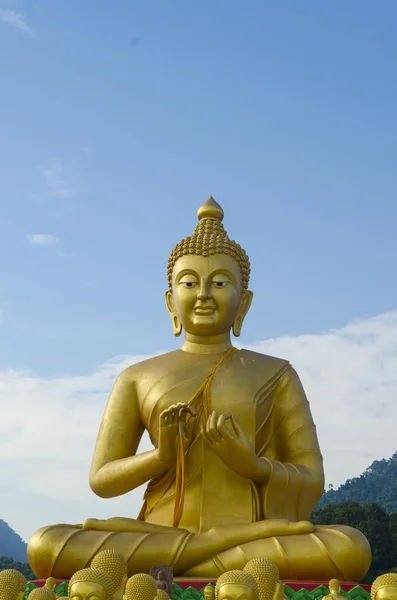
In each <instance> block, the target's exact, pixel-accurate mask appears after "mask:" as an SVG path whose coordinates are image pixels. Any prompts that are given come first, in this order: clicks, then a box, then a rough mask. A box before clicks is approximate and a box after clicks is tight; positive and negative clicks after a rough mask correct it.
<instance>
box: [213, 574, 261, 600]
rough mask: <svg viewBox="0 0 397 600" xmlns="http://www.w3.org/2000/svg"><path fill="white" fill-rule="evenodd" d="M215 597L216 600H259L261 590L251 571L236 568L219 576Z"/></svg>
mask: <svg viewBox="0 0 397 600" xmlns="http://www.w3.org/2000/svg"><path fill="white" fill-rule="evenodd" d="M215 597H216V600H259V590H258V586H257V583H256V581H255V578H254V577H253V576H252V575H251V573H248V572H247V571H239V570H234V571H228V572H227V573H223V575H221V576H220V577H219V578H218V580H217V582H216V586H215Z"/></svg>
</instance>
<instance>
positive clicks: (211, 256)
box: [28, 197, 371, 581]
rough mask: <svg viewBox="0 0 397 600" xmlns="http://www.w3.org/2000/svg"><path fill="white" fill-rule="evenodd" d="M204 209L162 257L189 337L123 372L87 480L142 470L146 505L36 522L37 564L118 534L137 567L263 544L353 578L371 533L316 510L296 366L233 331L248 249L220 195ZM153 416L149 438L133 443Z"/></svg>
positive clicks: (200, 573)
mask: <svg viewBox="0 0 397 600" xmlns="http://www.w3.org/2000/svg"><path fill="white" fill-rule="evenodd" d="M198 218H199V222H198V224H197V226H196V229H195V231H194V232H193V234H192V235H191V236H189V237H187V238H186V239H184V240H183V241H181V242H180V243H179V244H177V245H176V246H175V248H174V250H173V251H172V252H171V255H170V257H169V261H168V289H167V291H166V293H165V302H166V307H167V310H168V312H169V315H170V317H171V322H172V327H173V332H174V335H175V336H180V335H181V333H182V331H184V342H183V345H182V347H181V349H180V350H176V351H174V352H170V353H167V354H163V355H160V356H156V357H154V358H151V359H149V360H145V361H143V362H140V363H137V364H134V365H132V366H131V367H129V368H127V369H126V370H125V371H123V372H122V373H121V374H120V375H119V377H118V379H117V380H116V382H115V385H114V388H113V390H112V392H111V395H110V399H109V402H108V405H107V408H106V411H105V414H104V417H103V420H102V424H101V427H100V431H99V434H98V438H97V443H96V448H95V452H94V457H93V461H92V467H91V473H90V485H91V488H92V490H93V491H94V492H95V493H96V494H97V495H98V496H100V497H102V498H112V497H116V496H121V495H122V494H126V493H128V492H130V491H131V490H134V489H135V488H138V487H139V486H141V485H142V484H144V483H145V482H146V483H147V482H148V486H147V489H146V492H145V497H144V504H143V506H142V510H141V512H140V514H139V516H138V518H136V519H133V518H123V517H115V518H111V519H107V520H96V519H88V520H87V521H86V522H85V523H84V524H82V525H53V526H49V527H44V528H42V529H40V530H39V531H38V532H37V533H36V534H34V536H33V537H32V539H31V540H30V542H29V547H28V556H29V562H30V564H31V567H32V569H33V570H34V572H35V573H36V575H37V576H38V577H42V578H45V577H49V576H50V575H52V576H54V577H58V578H68V577H70V576H71V575H72V574H73V573H74V572H75V571H77V570H79V569H81V568H83V567H84V566H86V565H88V564H89V563H90V561H91V560H92V558H93V556H94V555H95V554H96V553H97V552H98V550H99V549H101V550H104V549H106V548H113V549H115V550H117V551H118V552H121V553H122V554H123V555H124V556H125V558H126V560H127V563H128V569H129V574H130V575H132V574H134V573H149V572H150V568H151V567H152V566H153V565H156V564H157V565H158V564H163V565H168V566H169V567H171V568H172V569H173V572H174V574H175V576H179V577H180V576H184V577H195V578H197V577H199V578H201V577H207V578H208V580H209V579H215V578H217V577H218V576H219V575H221V574H222V573H224V572H226V571H232V570H242V569H244V567H245V565H246V564H247V562H248V561H250V560H251V559H253V558H257V557H265V558H268V559H269V560H271V561H273V562H274V563H275V564H276V565H277V567H278V569H279V572H280V577H281V578H282V579H295V580H297V579H300V580H315V581H328V580H329V579H331V578H333V577H335V578H338V579H340V580H342V581H343V580H344V581H359V580H360V579H361V578H362V577H363V576H364V575H365V573H366V572H367V570H368V568H369V565H370V562H371V551H370V547H369V544H368V542H367V540H366V539H365V537H364V536H363V535H362V534H361V533H360V532H359V531H356V530H354V529H352V528H350V527H347V526H344V525H336V526H317V525H316V526H314V525H313V524H311V523H310V520H309V519H310V515H311V513H312V510H313V508H314V507H315V505H316V503H317V501H318V500H319V498H320V496H321V494H322V492H323V488H324V472H323V460H322V456H321V452H320V448H319V444H318V440H317V434H316V428H315V425H314V423H313V419H312V415H311V411H310V406H309V403H308V400H307V398H306V395H305V392H304V390H303V388H302V385H301V383H300V380H299V378H298V375H297V373H296V372H295V371H294V369H293V368H292V366H291V365H290V364H289V363H288V361H286V360H282V359H280V358H274V357H271V356H266V355H263V354H259V353H257V352H251V351H249V350H244V349H243V350H239V349H236V348H235V347H233V345H232V343H231V332H233V334H234V336H236V337H238V336H239V335H240V332H241V329H242V326H243V322H244V319H245V316H246V315H247V313H248V310H249V308H250V306H251V302H252V298H253V294H252V292H251V291H250V290H249V288H248V284H249V278H250V263H249V260H248V256H247V254H246V253H245V251H244V250H243V249H242V248H241V247H240V246H239V245H238V244H237V243H236V242H234V241H232V240H231V239H230V238H229V237H228V234H227V232H226V231H225V229H224V226H223V224H222V220H223V210H222V208H221V207H220V206H219V204H217V203H216V202H215V200H214V199H213V198H212V197H211V198H210V199H209V200H208V201H207V202H206V203H205V204H204V205H203V206H202V207H201V208H200V209H199V211H198ZM145 430H147V431H148V432H149V435H150V439H151V441H152V443H153V449H152V450H150V451H148V452H142V453H139V452H137V451H138V446H139V443H140V440H141V438H142V435H143V433H144V431H145Z"/></svg>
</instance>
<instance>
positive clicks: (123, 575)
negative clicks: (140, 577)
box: [91, 550, 128, 600]
mask: <svg viewBox="0 0 397 600" xmlns="http://www.w3.org/2000/svg"><path fill="white" fill-rule="evenodd" d="M91 568H92V569H101V570H102V571H105V573H106V574H107V575H109V577H110V579H111V581H112V584H113V588H112V596H113V600H122V598H123V595H124V589H125V584H126V583H127V579H128V570H127V561H126V560H125V558H124V556H123V555H122V554H121V553H120V552H117V551H116V550H102V551H101V552H98V554H97V555H96V556H94V559H93V561H92V562H91Z"/></svg>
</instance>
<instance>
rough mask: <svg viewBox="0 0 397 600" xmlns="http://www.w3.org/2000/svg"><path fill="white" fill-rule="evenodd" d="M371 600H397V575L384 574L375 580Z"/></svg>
mask: <svg viewBox="0 0 397 600" xmlns="http://www.w3.org/2000/svg"><path fill="white" fill-rule="evenodd" d="M371 600H397V573H384V574H383V575H379V577H377V578H376V579H375V581H374V582H373V584H372V585H371Z"/></svg>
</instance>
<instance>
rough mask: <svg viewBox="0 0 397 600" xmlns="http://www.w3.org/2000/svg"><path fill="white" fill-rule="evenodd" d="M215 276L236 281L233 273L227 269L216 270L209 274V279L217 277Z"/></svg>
mask: <svg viewBox="0 0 397 600" xmlns="http://www.w3.org/2000/svg"><path fill="white" fill-rule="evenodd" d="M215 275H224V276H225V277H228V278H229V279H231V280H232V281H235V277H234V275H233V273H231V272H230V271H228V270H227V269H214V271H211V273H210V274H209V277H215Z"/></svg>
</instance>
